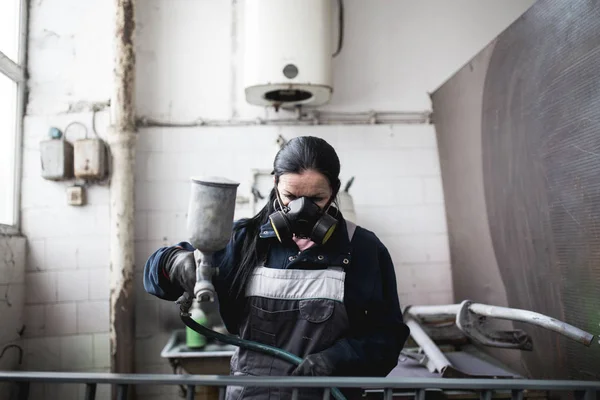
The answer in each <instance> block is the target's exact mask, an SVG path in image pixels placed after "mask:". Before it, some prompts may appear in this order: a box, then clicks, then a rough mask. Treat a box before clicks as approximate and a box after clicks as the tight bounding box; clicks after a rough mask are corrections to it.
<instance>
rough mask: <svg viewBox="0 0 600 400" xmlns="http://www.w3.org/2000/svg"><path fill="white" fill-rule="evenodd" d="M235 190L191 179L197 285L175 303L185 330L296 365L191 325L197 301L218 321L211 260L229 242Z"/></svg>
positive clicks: (274, 351) (288, 357) (221, 181)
mask: <svg viewBox="0 0 600 400" xmlns="http://www.w3.org/2000/svg"><path fill="white" fill-rule="evenodd" d="M238 186H239V184H238V183H236V182H232V181H230V180H228V179H225V178H192V190H191V196H190V202H189V207H188V216H187V231H188V236H189V241H190V244H191V245H192V246H193V247H194V248H195V249H196V251H195V253H194V256H195V257H194V258H195V259H196V285H195V286H194V296H193V297H192V296H190V295H189V294H188V293H185V294H184V295H183V296H182V297H181V298H180V299H179V300H178V301H177V303H178V304H179V308H180V315H181V320H182V321H183V323H184V324H185V325H186V326H187V327H189V328H190V329H193V330H194V331H196V332H198V333H199V334H201V335H203V336H205V337H207V338H211V339H216V340H218V341H219V342H221V343H227V344H231V345H234V346H237V347H241V348H244V349H248V350H252V351H257V352H261V353H265V354H268V355H271V356H273V357H277V358H279V359H282V360H284V361H287V362H289V363H290V364H293V365H299V364H300V363H301V362H302V358H300V357H298V356H296V355H294V354H292V353H288V352H287V351H285V350H282V349H278V348H276V347H272V346H268V345H265V344H262V343H258V342H252V341H249V340H244V339H240V338H239V337H236V336H231V335H224V334H222V333H219V332H215V331H214V330H212V329H210V328H209V327H207V326H203V325H201V324H199V323H198V322H196V321H194V320H193V319H192V318H191V315H190V313H189V310H190V308H191V307H192V304H193V302H194V300H196V301H197V302H198V305H199V306H200V309H201V310H202V311H203V312H204V314H205V315H206V319H207V321H215V320H216V318H215V317H218V315H215V313H216V314H218V312H219V311H218V309H219V308H218V307H216V304H215V303H216V301H217V294H216V291H215V287H214V286H213V283H212V277H213V275H214V274H215V273H218V271H216V267H215V266H214V265H213V259H212V258H213V254H214V253H215V252H216V251H219V250H222V249H223V248H225V246H227V243H228V242H229V240H230V239H231V234H232V231H233V217H234V213H235V199H236V195H237V187H238ZM209 325H210V323H209ZM211 327H212V326H211ZM331 394H332V395H333V397H334V398H335V399H337V400H345V397H344V395H343V394H342V393H341V392H340V391H339V390H338V389H336V388H333V389H332V390H331Z"/></svg>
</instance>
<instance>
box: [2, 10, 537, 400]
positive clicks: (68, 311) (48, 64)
mask: <svg viewBox="0 0 600 400" xmlns="http://www.w3.org/2000/svg"><path fill="white" fill-rule="evenodd" d="M531 3H532V0H527V1H525V0H457V1H455V2H447V1H443V0H439V1H437V0H428V1H423V2H414V1H409V0H398V1H396V0H394V1H391V0H372V1H369V2H368V4H367V2H364V1H362V0H348V1H346V2H345V4H346V17H347V19H346V29H345V31H346V37H345V40H344V49H343V51H342V53H341V54H340V56H339V57H337V58H335V59H334V80H335V82H334V83H335V92H334V96H333V99H332V102H331V104H329V105H327V107H326V108H329V109H334V110H338V111H352V110H360V111H364V110H369V109H386V110H400V111H405V110H420V109H427V108H429V101H428V98H427V92H428V91H431V90H432V89H434V88H435V87H436V86H437V85H439V84H440V83H442V82H443V80H444V79H446V77H449V76H450V75H451V74H452V72H453V71H454V70H456V69H458V68H459V67H460V66H461V65H462V63H464V62H465V61H466V60H468V59H469V58H470V57H471V56H472V55H473V54H475V53H476V52H477V51H478V50H479V49H480V48H482V47H483V46H484V45H485V44H486V43H487V42H489V40H491V39H492V38H493V37H494V36H495V35H496V34H498V33H499V32H500V31H501V30H502V29H503V28H504V27H505V26H507V25H508V23H510V22H511V21H512V20H513V19H514V18H515V17H517V16H518V15H519V14H520V13H521V12H523V11H524V10H525V9H526V8H527V7H528V6H529V5H530V4H531ZM234 4H235V6H234ZM30 8H31V10H30V22H29V26H30V32H29V64H28V73H29V77H30V80H29V91H30V92H29V103H28V106H27V117H26V119H25V135H24V145H23V181H22V188H23V192H22V215H21V220H22V227H23V233H24V234H25V235H26V236H27V239H28V246H27V267H26V272H25V274H24V275H25V276H24V277H23V278H22V279H23V280H24V282H25V287H26V290H25V300H24V301H25V312H24V315H23V321H24V324H25V326H26V329H25V332H24V335H25V340H24V346H25V351H26V355H25V361H26V368H29V369H34V370H51V369H54V370H57V369H58V370H90V371H104V370H106V369H107V368H108V366H109V357H108V349H109V340H108V330H109V327H108V298H109V293H108V270H109V256H108V251H109V247H108V244H109V241H108V234H109V221H108V218H109V201H108V195H109V192H108V187H107V186H98V185H96V186H91V187H89V188H88V189H87V200H88V201H87V203H88V204H87V205H86V206H85V207H81V208H77V207H70V206H67V205H66V199H65V189H66V186H67V184H65V183H55V182H47V181H44V180H43V179H41V178H40V161H39V159H40V155H39V141H40V140H42V139H43V138H45V135H46V133H47V132H48V128H49V127H51V126H56V127H59V128H61V129H64V128H65V126H66V125H67V124H68V123H70V122H73V121H79V122H81V123H83V124H84V125H86V126H87V128H88V130H91V126H92V114H91V113H89V112H80V111H78V110H80V109H82V107H83V108H84V109H85V106H86V104H89V103H97V102H99V103H106V102H107V101H108V100H109V98H110V95H111V84H112V81H111V73H112V66H111V65H112V64H111V62H112V61H111V60H112V58H113V57H112V56H113V55H112V48H113V46H112V39H113V36H114V35H113V33H112V28H113V19H112V18H113V3H112V2H107V1H105V0H86V1H85V2H82V1H80V0H44V1H35V2H31V7H30ZM432 10H433V11H432ZM242 13H243V2H240V1H224V0H200V1H188V0H145V1H139V2H137V16H136V18H137V33H136V47H137V73H138V76H137V80H136V93H137V109H138V114H139V115H144V116H149V117H154V118H160V119H165V120H172V121H189V120H195V119H196V118H200V117H201V118H209V119H227V118H236V117H243V118H253V117H254V116H257V115H261V116H263V115H264V114H265V112H264V110H262V109H259V108H255V107H252V106H249V105H247V104H245V103H244V99H243V87H242V86H241V79H240V76H241V75H240V71H241V70H240V68H242V67H243V60H240V57H239V54H241V51H240V46H241V45H242V41H241V38H240V37H239V36H236V35H234V33H235V32H241V29H240V28H241V27H240V26H239V24H240V22H241V15H242ZM88 108H89V107H88ZM270 114H272V113H271V112H270ZM108 123H109V121H108V112H106V111H103V112H100V113H98V115H97V116H96V126H97V130H98V133H99V134H100V136H104V135H105V134H106V127H107V125H108ZM82 134H83V132H82V131H81V130H80V129H77V127H75V128H74V129H73V131H70V132H69V134H68V137H69V140H74V139H76V138H78V137H81V136H82ZM279 134H281V135H283V136H284V137H285V138H290V137H292V136H295V135H300V134H311V135H317V136H321V137H324V138H326V139H327V140H328V141H330V142H331V144H332V145H334V146H335V147H336V149H337V150H338V152H339V155H340V158H341V161H342V173H343V177H342V178H343V180H344V181H346V180H347V179H349V178H350V177H351V176H355V177H356V180H355V184H354V186H353V187H352V189H351V193H352V194H353V195H354V202H355V206H356V213H357V218H358V222H359V223H360V224H362V225H364V226H366V227H368V228H370V229H372V230H374V231H375V232H376V233H377V234H378V235H379V236H380V238H381V239H382V240H383V242H384V243H385V244H386V245H387V246H388V247H389V249H390V252H391V254H392V256H393V258H394V261H395V263H396V269H397V275H398V288H399V293H400V296H401V302H402V303H403V304H404V305H407V304H408V303H420V304H422V303H431V302H433V303H440V302H447V301H450V298H451V285H450V275H449V262H448V258H449V257H448V248H447V237H446V227H445V217H444V212H443V196H442V190H441V184H440V173H439V164H438V161H437V152H436V144H435V136H434V133H433V127H432V126H363V127H303V128H291V127H287V128H286V127H282V128H276V127H238V128H197V129H193V128H189V129H187V128H186V129H159V128H156V129H142V130H141V131H140V132H139V141H138V154H137V157H138V160H137V164H136V179H137V183H136V220H135V224H136V226H135V227H136V244H135V247H136V248H135V252H136V271H137V274H136V281H135V284H136V288H135V289H136V299H137V302H136V311H137V316H138V317H137V319H136V322H137V337H138V347H137V349H136V358H137V368H138V371H139V372H165V373H168V372H171V371H170V368H169V367H168V365H167V364H166V362H165V361H164V360H162V359H160V357H159V352H160V349H161V348H162V346H164V344H165V343H166V341H167V338H168V332H170V331H171V330H172V329H173V328H174V327H181V323H180V321H179V318H178V316H177V308H176V306H174V305H173V304H172V303H169V302H165V301H158V300H156V299H154V298H152V297H151V296H149V295H148V294H146V293H145V292H144V290H143V287H142V281H141V276H140V272H141V271H142V268H143V263H144V261H145V260H146V258H147V257H148V255H149V254H151V252H152V251H154V250H156V249H157V248H158V247H159V246H161V245H163V244H172V243H175V242H177V241H178V240H182V239H185V232H184V231H185V210H186V207H187V201H188V198H187V196H188V191H189V182H188V178H189V176H190V175H192V174H209V173H210V174H213V173H218V174H221V175H225V176H228V177H231V178H233V179H237V180H239V181H240V182H241V186H240V189H239V190H240V194H241V195H246V196H247V195H249V185H250V181H249V180H250V171H249V169H250V168H265V169H269V168H270V167H271V163H272V159H273V156H274V155H275V150H276V144H275V139H276V137H277V136H278V135H279ZM247 214H248V211H247V210H246V211H244V210H243V209H240V210H238V216H241V215H247ZM0 254H1V253H0ZM0 279H1V278H0ZM2 285H3V284H2V283H1V282H0V290H2V288H3V286H2ZM19 285H21V286H19ZM22 285H23V284H22V283H20V284H16V285H12V286H11V288H12V289H11V290H15V288H16V289H17V292H18V288H19V287H20V288H21V291H22V289H23V286H22ZM0 294H1V293H0ZM1 298H2V297H1V296H0V301H1ZM1 306H2V304H1V303H0V307H1ZM14 320H15V321H16V319H14ZM11 321H12V320H11ZM2 322H4V319H3V320H2ZM3 327H4V324H2V325H0V332H2V328H3ZM105 389H106V388H105V387H100V388H99V391H100V393H101V394H102V395H103V396H107V392H106V390H105ZM81 390H82V388H76V387H68V386H51V385H36V386H34V388H33V389H32V396H31V398H32V399H41V398H44V399H46V398H52V399H54V398H61V399H69V398H73V396H75V395H78V394H79V395H80V396H81V394H82V393H81ZM175 390H176V389H175V388H170V389H165V388H161V387H148V388H144V389H143V390H142V393H143V394H144V398H159V397H161V396H162V397H161V398H165V396H166V394H167V393H170V394H173V393H174V391H175ZM154 396H156V397H154ZM102 398H106V397H102Z"/></svg>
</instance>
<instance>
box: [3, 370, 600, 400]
mask: <svg viewBox="0 0 600 400" xmlns="http://www.w3.org/2000/svg"><path fill="white" fill-rule="evenodd" d="M0 382H14V383H15V384H17V385H18V386H19V395H18V399H19V400H26V399H27V398H28V396H29V385H30V384H31V383H36V382H38V383H39V382H43V383H55V384H65V383H67V384H79V385H81V384H83V385H86V391H85V399H86V400H94V399H95V397H96V387H97V385H115V386H116V389H117V399H118V400H125V399H126V398H127V393H128V390H129V387H130V386H138V385H178V386H182V385H183V386H185V387H186V388H187V389H188V390H187V399H188V400H191V399H193V398H194V395H195V388H196V387H211V386H212V387H219V398H220V399H224V398H225V388H226V387H227V386H243V387H279V388H292V389H293V394H292V399H295V398H297V397H298V389H299V388H323V389H325V390H324V397H323V398H324V400H327V399H329V398H330V388H332V387H337V388H340V389H342V390H343V389H344V388H353V389H357V388H358V389H361V390H365V391H371V392H373V391H376V392H377V393H378V397H379V398H383V399H384V400H389V399H392V398H393V397H394V396H395V395H396V394H397V393H399V392H400V391H401V392H402V397H406V396H412V397H413V398H414V399H415V400H424V399H425V397H426V394H427V392H428V391H431V390H436V391H440V390H441V391H452V390H455V391H456V390H461V391H467V392H471V393H473V394H475V395H477V394H478V395H479V398H480V399H484V400H490V399H492V398H493V397H494V396H495V395H496V394H498V395H501V397H503V398H511V399H513V400H521V399H523V398H524V396H525V395H526V394H527V393H528V391H541V392H548V393H552V392H571V393H573V394H574V395H575V399H581V400H593V399H594V400H595V399H596V398H597V397H596V396H597V394H600V381H569V380H531V379H443V378H425V379H423V378H421V379H413V378H357V377H351V378H337V377H336V378H330V377H307V378H305V377H248V376H235V377H234V376H217V375H169V374H111V373H74V372H22V371H0Z"/></svg>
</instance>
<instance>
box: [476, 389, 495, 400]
mask: <svg viewBox="0 0 600 400" xmlns="http://www.w3.org/2000/svg"><path fill="white" fill-rule="evenodd" d="M493 394H494V392H492V391H491V390H483V391H481V393H480V394H479V398H480V399H481V400H492V395H493Z"/></svg>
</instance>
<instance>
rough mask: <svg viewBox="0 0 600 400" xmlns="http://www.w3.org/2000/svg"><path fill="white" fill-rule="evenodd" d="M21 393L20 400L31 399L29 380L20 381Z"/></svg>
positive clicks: (18, 396)
mask: <svg viewBox="0 0 600 400" xmlns="http://www.w3.org/2000/svg"><path fill="white" fill-rule="evenodd" d="M18 387H19V394H18V395H17V398H18V399H19V400H27V399H29V382H19V386H18Z"/></svg>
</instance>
